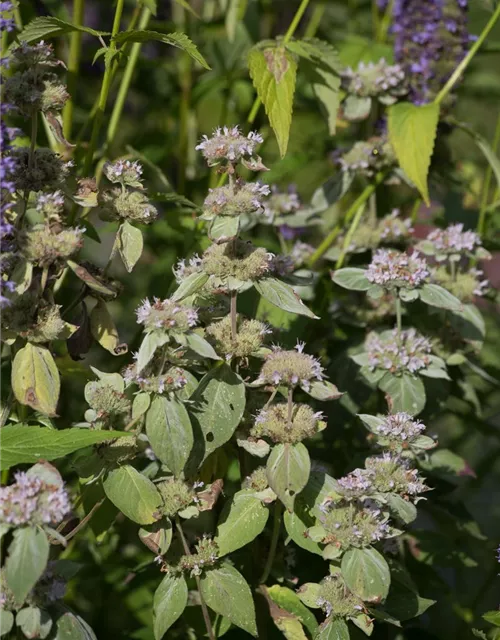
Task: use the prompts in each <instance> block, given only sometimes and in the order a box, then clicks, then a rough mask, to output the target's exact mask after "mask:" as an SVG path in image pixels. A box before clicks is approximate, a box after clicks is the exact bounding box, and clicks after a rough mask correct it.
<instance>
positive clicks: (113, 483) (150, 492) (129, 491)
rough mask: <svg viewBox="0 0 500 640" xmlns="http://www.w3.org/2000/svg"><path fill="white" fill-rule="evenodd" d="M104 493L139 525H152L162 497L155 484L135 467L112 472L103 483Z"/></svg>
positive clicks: (120, 468) (121, 468)
mask: <svg viewBox="0 0 500 640" xmlns="http://www.w3.org/2000/svg"><path fill="white" fill-rule="evenodd" d="M103 486H104V491H105V493H106V495H107V497H108V498H109V499H110V500H111V502H112V503H113V504H114V505H115V507H117V508H118V509H120V511H121V512H122V513H123V514H125V515H126V516H127V518H130V520H133V521H134V522H137V523H138V524H151V523H153V522H154V521H155V520H156V517H155V516H154V513H155V511H156V510H157V509H158V507H159V506H160V504H161V497H160V494H159V493H158V491H157V489H156V487H155V486H154V484H153V483H152V482H151V480H149V479H148V478H146V476H143V475H142V473H139V472H138V471H137V470H136V469H134V467H131V466H130V465H124V466H123V467H119V468H118V469H114V470H113V471H110V472H109V474H108V477H107V478H106V480H105V481H104V483H103Z"/></svg>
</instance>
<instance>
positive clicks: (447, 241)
mask: <svg viewBox="0 0 500 640" xmlns="http://www.w3.org/2000/svg"><path fill="white" fill-rule="evenodd" d="M427 241H428V242H431V243H432V244H433V246H434V249H435V252H436V254H438V255H437V259H438V260H439V254H442V255H444V256H447V255H449V254H466V253H472V252H473V251H474V250H475V249H476V248H477V247H480V246H481V238H480V237H479V235H478V234H477V233H476V232H475V231H464V225H463V224H461V223H457V224H451V225H450V226H449V227H447V228H446V229H434V230H433V231H431V232H430V233H429V235H428V236H427Z"/></svg>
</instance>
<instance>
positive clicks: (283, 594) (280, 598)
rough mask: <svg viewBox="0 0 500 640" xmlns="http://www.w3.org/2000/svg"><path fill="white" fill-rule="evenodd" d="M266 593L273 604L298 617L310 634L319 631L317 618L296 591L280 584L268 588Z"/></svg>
mask: <svg viewBox="0 0 500 640" xmlns="http://www.w3.org/2000/svg"><path fill="white" fill-rule="evenodd" d="M266 591H267V593H268V594H269V597H270V598H271V599H272V600H273V602H275V603H276V604H277V605H278V606H279V607H281V608H282V609H284V610H285V611H288V612H289V613H291V614H293V615H294V616H296V617H297V618H298V619H299V620H300V622H301V623H302V624H303V625H304V627H305V628H306V629H307V630H308V631H309V633H311V634H314V633H315V632H316V630H317V629H318V623H317V622H316V618H315V617H314V615H313V614H312V613H311V612H310V611H309V609H308V608H307V607H306V606H305V605H304V604H303V603H302V602H301V600H300V598H299V596H298V595H297V594H296V593H295V592H294V591H292V590H291V589H289V588H288V587H282V586H280V585H279V584H275V585H273V586H272V587H267V588H266ZM291 637H293V636H291Z"/></svg>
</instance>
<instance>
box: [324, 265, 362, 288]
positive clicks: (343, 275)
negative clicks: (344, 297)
mask: <svg viewBox="0 0 500 640" xmlns="http://www.w3.org/2000/svg"><path fill="white" fill-rule="evenodd" d="M332 280H333V281H334V282H335V284H338V285H340V286H341V287H344V289H349V290H350V291H367V290H368V289H369V288H370V287H371V282H370V281H369V280H368V278H367V277H366V275H365V270H364V269H357V268H356V267H347V268H346V269H338V270H337V271H334V272H333V275H332Z"/></svg>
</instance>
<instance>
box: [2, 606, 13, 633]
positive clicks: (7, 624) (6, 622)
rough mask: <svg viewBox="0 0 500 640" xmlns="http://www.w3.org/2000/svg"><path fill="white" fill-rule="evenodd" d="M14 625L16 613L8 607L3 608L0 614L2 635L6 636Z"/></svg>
mask: <svg viewBox="0 0 500 640" xmlns="http://www.w3.org/2000/svg"><path fill="white" fill-rule="evenodd" d="M13 626H14V614H13V613H12V611H7V609H3V610H2V615H1V616H0V636H6V635H7V634H8V633H9V631H10V630H11V629H12V627H13Z"/></svg>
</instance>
